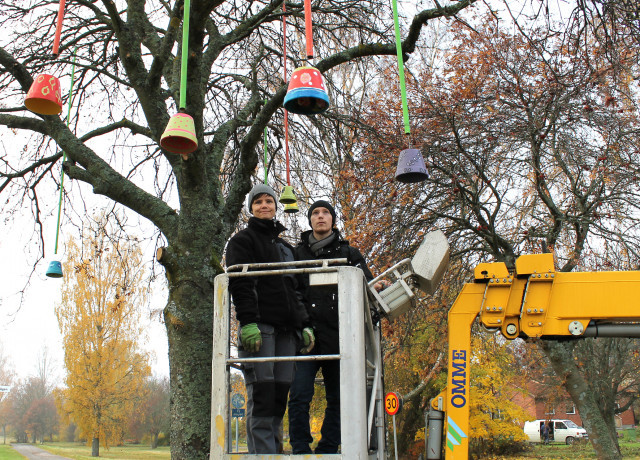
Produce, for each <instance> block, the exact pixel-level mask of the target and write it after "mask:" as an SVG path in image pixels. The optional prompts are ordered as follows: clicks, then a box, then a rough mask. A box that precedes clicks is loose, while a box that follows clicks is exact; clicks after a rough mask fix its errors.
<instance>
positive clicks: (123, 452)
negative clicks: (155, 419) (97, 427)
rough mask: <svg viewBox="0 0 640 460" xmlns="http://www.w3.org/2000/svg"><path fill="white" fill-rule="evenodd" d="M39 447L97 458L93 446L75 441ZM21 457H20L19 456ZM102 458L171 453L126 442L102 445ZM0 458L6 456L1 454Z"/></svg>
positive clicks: (85, 459) (82, 459)
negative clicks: (121, 444) (106, 447)
mask: <svg viewBox="0 0 640 460" xmlns="http://www.w3.org/2000/svg"><path fill="white" fill-rule="evenodd" d="M38 447H40V448H42V449H45V450H47V451H49V452H51V453H52V454H56V455H61V456H63V457H69V458H72V459H74V460H88V459H92V460H95V458H96V457H92V456H91V446H87V445H86V444H78V443H74V442H45V443H44V444H38ZM17 458H20V457H17ZM100 458H110V459H112V460H132V459H149V460H152V459H158V460H160V459H170V458H171V453H170V452H169V448H168V447H158V448H156V449H151V448H150V447H149V445H133V444H126V445H124V446H117V447H116V446H113V447H110V448H109V449H108V450H107V449H105V448H104V447H100ZM0 460H4V457H1V456H0Z"/></svg>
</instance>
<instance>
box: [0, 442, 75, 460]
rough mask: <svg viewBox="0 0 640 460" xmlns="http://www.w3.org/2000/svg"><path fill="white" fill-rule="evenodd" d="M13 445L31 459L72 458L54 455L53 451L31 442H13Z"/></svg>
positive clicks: (57, 459) (64, 459)
mask: <svg viewBox="0 0 640 460" xmlns="http://www.w3.org/2000/svg"><path fill="white" fill-rule="evenodd" d="M11 447H13V448H14V449H15V450H16V451H17V452H18V453H20V454H22V455H24V456H25V457H27V458H28V459H29V460H71V459H70V458H69V457H61V456H60V455H53V454H52V453H49V452H47V451H46V450H44V449H40V448H39V447H36V446H33V445H31V444H11Z"/></svg>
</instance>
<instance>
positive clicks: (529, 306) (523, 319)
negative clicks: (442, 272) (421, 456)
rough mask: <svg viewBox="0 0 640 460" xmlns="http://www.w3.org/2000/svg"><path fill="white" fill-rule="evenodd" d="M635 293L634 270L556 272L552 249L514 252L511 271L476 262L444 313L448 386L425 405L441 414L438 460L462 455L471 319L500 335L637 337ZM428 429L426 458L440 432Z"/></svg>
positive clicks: (638, 275) (638, 281)
mask: <svg viewBox="0 0 640 460" xmlns="http://www.w3.org/2000/svg"><path fill="white" fill-rule="evenodd" d="M638 293H640V271H628V272H569V273H565V272H556V271H555V270H554V265H553V254H534V255H524V256H521V257H519V258H518V259H517V261H516V265H515V271H514V272H509V270H507V267H506V265H505V264H504V263H502V262H498V263H482V264H479V265H478V266H477V267H476V268H475V270H474V282H473V283H468V284H466V285H465V286H464V288H463V289H462V292H461V293H460V294H459V295H458V298H457V299H456V301H455V302H454V304H453V306H452V307H451V310H450V311H449V322H448V325H449V333H448V338H449V342H448V343H449V351H448V357H449V368H448V376H447V388H446V389H445V390H444V391H443V392H442V393H440V394H439V395H438V396H437V397H436V398H435V399H434V400H433V401H432V404H431V405H432V408H433V409H434V410H436V411H442V412H444V416H445V417H444V425H445V427H446V428H445V429H446V441H445V447H444V451H445V458H446V459H447V460H454V459H455V460H457V459H465V460H466V459H468V456H469V437H468V436H469V376H470V372H469V366H470V357H471V350H470V345H471V326H472V324H473V322H474V321H475V319H476V318H477V317H478V316H479V317H480V321H481V322H482V324H483V325H484V326H485V327H487V328H490V329H498V330H500V332H501V333H502V335H504V337H506V338H507V339H515V338H517V337H521V338H528V337H532V338H533V337H537V338H541V339H557V338H560V337H565V338H566V337H567V336H568V337H575V338H584V337H596V336H601V337H603V336H606V337H640V298H639V296H638ZM431 418H432V417H431V416H430V419H431ZM434 419H438V417H435V418H434ZM440 419H441V417H440ZM438 425H440V426H441V422H438V423H437V424H436V425H435V426H438ZM432 431H437V430H431V429H430V430H429V441H428V446H427V458H428V459H436V458H440V452H436V451H439V450H440V448H439V442H438V440H439V439H436V438H439V437H440V435H441V434H440V433H432Z"/></svg>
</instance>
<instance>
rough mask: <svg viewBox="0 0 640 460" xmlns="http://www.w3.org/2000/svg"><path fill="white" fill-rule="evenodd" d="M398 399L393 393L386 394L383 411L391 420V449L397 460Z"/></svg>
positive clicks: (399, 404) (399, 403)
mask: <svg viewBox="0 0 640 460" xmlns="http://www.w3.org/2000/svg"><path fill="white" fill-rule="evenodd" d="M401 405H402V404H401V402H400V398H399V397H398V395H397V394H395V393H394V392H393V391H390V392H389V393H387V394H386V395H385V397H384V410H385V412H386V413H387V415H390V416H391V418H392V419H393V447H394V450H395V454H396V460H398V437H397V436H396V414H397V413H398V412H399V411H400V406H401Z"/></svg>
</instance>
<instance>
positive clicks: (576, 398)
mask: <svg viewBox="0 0 640 460" xmlns="http://www.w3.org/2000/svg"><path fill="white" fill-rule="evenodd" d="M573 346H574V343H573V342H557V341H552V340H543V341H541V342H540V347H541V348H542V350H543V351H544V352H545V354H546V355H547V357H548V358H549V360H550V361H551V365H552V366H553V369H554V370H555V372H556V374H557V375H558V377H559V378H560V379H562V381H563V382H564V387H565V389H566V390H567V392H568V393H569V395H571V399H572V400H573V402H574V403H575V405H576V407H577V409H578V412H580V418H581V419H582V422H583V423H584V428H585V430H587V433H588V434H589V442H591V445H592V446H593V449H594V450H595V452H596V455H597V456H598V458H599V459H600V460H621V459H622V455H621V454H620V448H619V447H618V439H617V437H616V435H615V433H614V434H612V433H611V431H610V430H609V428H608V426H607V421H606V420H605V419H604V417H603V415H602V412H601V411H600V408H599V407H598V401H597V398H596V396H595V395H594V394H593V392H592V391H591V389H590V388H589V385H588V384H587V382H586V381H585V380H584V377H583V376H582V374H581V373H580V371H579V370H578V368H577V367H576V365H575V362H574V360H573V353H572V351H573Z"/></svg>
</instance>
